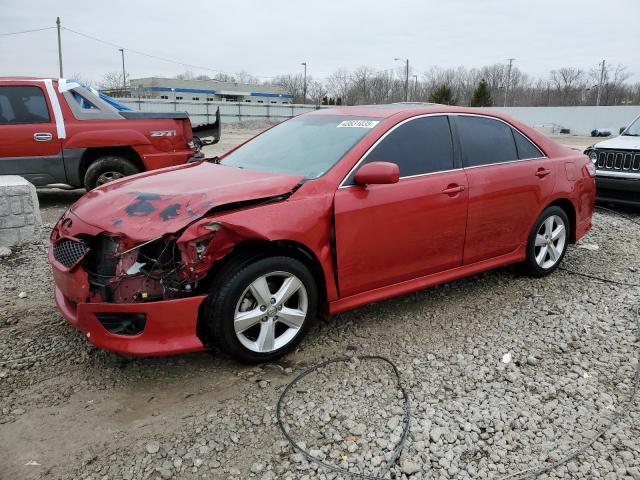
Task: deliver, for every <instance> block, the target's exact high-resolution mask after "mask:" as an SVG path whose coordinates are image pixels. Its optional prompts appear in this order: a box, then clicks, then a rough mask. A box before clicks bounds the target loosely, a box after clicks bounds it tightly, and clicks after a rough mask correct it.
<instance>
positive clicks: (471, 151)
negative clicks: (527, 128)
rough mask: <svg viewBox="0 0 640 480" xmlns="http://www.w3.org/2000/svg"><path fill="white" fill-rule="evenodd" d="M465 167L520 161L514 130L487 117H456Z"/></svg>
mask: <svg viewBox="0 0 640 480" xmlns="http://www.w3.org/2000/svg"><path fill="white" fill-rule="evenodd" d="M456 124H457V126H458V133H459V135H460V144H461V147H462V158H463V161H464V166H465V167H476V166H479V165H488V164H492V163H503V162H511V161H513V160H518V151H517V150H516V143H515V141H514V139H513V134H512V133H511V130H512V128H511V127H510V126H509V125H507V124H506V123H504V122H501V121H498V120H493V119H491V118H486V117H475V116H470V115H459V116H457V117H456Z"/></svg>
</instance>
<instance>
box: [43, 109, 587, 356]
mask: <svg viewBox="0 0 640 480" xmlns="http://www.w3.org/2000/svg"><path fill="white" fill-rule="evenodd" d="M594 174H595V172H594V168H593V164H592V163H591V162H590V161H589V159H588V158H587V157H586V156H585V155H583V154H582V153H580V152H577V151H575V150H571V149H568V148H565V147H563V146H561V145H559V144H557V143H555V142H554V141H552V140H550V139H548V138H546V137H544V136H543V135H541V134H540V133H538V132H536V131H535V130H533V129H530V128H528V127H526V126H525V125H523V124H521V123H519V122H517V121H515V120H513V119H511V118H509V117H507V116H505V115H503V114H501V113H493V112H489V111H484V110H478V109H466V108H458V107H447V106H442V105H429V104H421V105H417V104H416V105H407V104H400V105H387V106H372V107H346V108H338V109H327V110H318V111H315V112H313V113H309V114H305V115H301V116H298V117H295V118H293V119H291V120H288V121H286V122H283V123H281V124H279V125H278V126H276V127H273V128H271V129H269V130H267V131H265V132H263V133H261V134H260V135H258V136H256V137H254V138H253V139H251V140H250V141H248V142H246V143H244V144H242V145H240V146H239V147H237V148H235V149H234V150H232V151H230V152H228V153H227V154H225V155H224V156H222V157H221V158H220V159H213V160H210V161H202V162H199V163H194V164H187V165H182V166H178V167H170V168H166V169H162V170H156V171H152V172H145V173H141V174H138V175H135V176H132V177H128V178H124V179H121V180H117V181H114V182H112V183H109V184H107V185H104V186H101V187H99V188H96V189H95V190H93V191H91V192H89V193H87V194H86V195H85V196H83V197H82V198H81V199H80V200H79V201H78V202H77V203H76V204H74V205H73V206H72V207H71V208H70V209H69V210H68V211H67V212H66V213H65V214H64V215H63V216H62V218H61V219H60V220H59V222H58V223H57V224H56V226H55V228H54V229H53V232H52V235H51V246H50V250H49V259H50V262H51V264H52V266H53V274H54V278H55V301H56V304H57V306H58V309H59V310H60V312H61V313H62V315H63V316H64V317H65V318H66V319H67V320H68V321H69V322H71V323H72V324H73V325H74V326H75V327H76V328H78V329H79V330H81V331H82V332H84V333H85V334H86V337H87V339H88V340H89V341H90V342H91V343H93V344H95V345H97V346H98V347H102V348H105V349H108V350H112V351H115V352H120V353H123V354H128V355H164V354H171V353H181V352H193V351H199V350H204V349H207V348H210V347H217V348H218V349H220V350H222V351H224V352H226V353H227V354H229V355H231V356H233V357H235V358H237V359H239V360H242V361H246V362H261V361H269V360H273V359H275V358H277V357H279V356H281V355H283V354H284V353H286V352H287V351H289V350H291V349H292V348H293V347H294V346H295V345H296V344H298V342H299V341H300V340H301V339H302V337H303V336H304V335H305V333H306V332H307V331H308V329H309V326H310V325H311V324H312V322H313V321H314V319H315V318H316V317H318V316H319V315H322V314H335V313H338V312H342V311H344V310H348V309H351V308H355V307H358V306H361V305H364V304H367V303H370V302H375V301H379V300H383V299H386V298H389V297H393V296H396V295H401V294H404V293H408V292H412V291H415V290H419V289H423V288H426V287H429V286H431V285H435V284H439V283H443V282H448V281H451V280H455V279H457V278H461V277H464V276H467V275H472V274H475V273H478V272H482V271H485V270H489V269H493V268H496V267H499V266H503V265H508V264H513V263H522V264H523V266H524V267H525V268H526V270H527V271H528V272H529V273H530V274H533V275H536V276H544V275H547V274H549V273H551V272H553V271H554V270H555V269H556V268H557V267H558V265H559V263H560V262H561V260H562V258H563V256H564V254H565V251H566V248H567V245H568V244H569V243H571V242H575V241H576V240H578V239H579V238H580V237H582V236H583V235H585V234H586V233H587V232H588V231H589V229H590V228H591V215H592V209H593V205H594V199H595V184H594Z"/></svg>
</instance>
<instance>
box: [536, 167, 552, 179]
mask: <svg viewBox="0 0 640 480" xmlns="http://www.w3.org/2000/svg"><path fill="white" fill-rule="evenodd" d="M550 173H551V170H547V169H546V168H539V169H538V171H537V172H536V177H538V178H543V177H546V176H547V175H549V174H550Z"/></svg>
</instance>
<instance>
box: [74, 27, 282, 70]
mask: <svg viewBox="0 0 640 480" xmlns="http://www.w3.org/2000/svg"><path fill="white" fill-rule="evenodd" d="M62 28H63V29H64V30H67V31H69V32H71V33H75V34H76V35H80V36H81V37H85V38H88V39H90V40H93V41H95V42H99V43H103V44H105V45H109V46H111V47H115V48H117V49H121V48H123V49H125V50H126V51H127V52H130V53H135V54H137V55H142V56H143V57H148V58H153V59H154V60H160V61H163V62H168V63H174V64H176V65H182V66H183V67H189V68H196V69H198V70H208V71H210V72H215V73H224V74H225V75H235V74H234V73H231V72H225V71H223V70H216V69H215V68H210V67H204V66H202V65H194V64H191V63H185V62H180V61H178V60H172V59H170V58H165V57H159V56H158V55H153V54H151V53H145V52H141V51H139V50H134V49H132V48H127V47H124V46H123V45H118V44H116V43H113V42H110V41H108V40H103V39H101V38H98V37H94V36H93V35H88V34H86V33H82V32H78V31H77V30H73V29H71V28H69V27H62ZM253 76H254V77H258V78H276V77H269V76H265V75H253Z"/></svg>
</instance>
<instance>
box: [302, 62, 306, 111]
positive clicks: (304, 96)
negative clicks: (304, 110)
mask: <svg viewBox="0 0 640 480" xmlns="http://www.w3.org/2000/svg"><path fill="white" fill-rule="evenodd" d="M300 65H303V66H304V84H303V87H302V103H307V62H302V63H301V64H300Z"/></svg>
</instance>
